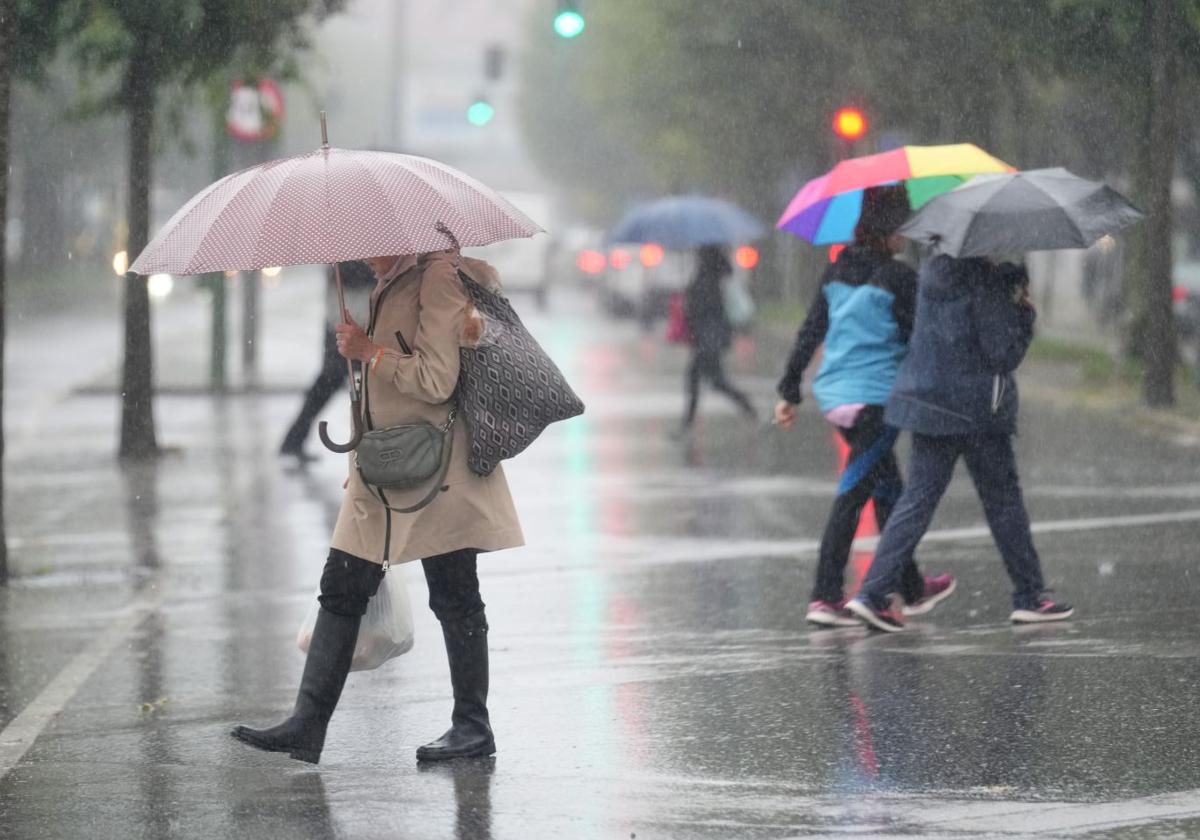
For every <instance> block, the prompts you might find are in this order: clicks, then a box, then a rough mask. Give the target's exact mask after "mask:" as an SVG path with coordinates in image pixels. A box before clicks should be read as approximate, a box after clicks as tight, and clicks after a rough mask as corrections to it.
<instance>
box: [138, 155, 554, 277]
mask: <svg viewBox="0 0 1200 840" xmlns="http://www.w3.org/2000/svg"><path fill="white" fill-rule="evenodd" d="M541 230H542V229H541V228H540V227H539V226H538V225H537V224H536V223H534V222H533V221H532V220H531V219H530V218H529V217H528V216H526V215H525V214H524V213H522V212H521V211H520V210H518V209H517V208H516V207H514V206H513V205H512V204H511V203H509V202H508V201H507V200H506V199H505V198H504V197H503V196H501V195H499V194H498V193H496V192H495V191H494V190H492V189H490V188H488V187H486V186H484V185H483V184H481V183H479V182H478V181H476V180H475V179H474V178H471V177H470V176H468V175H465V174H464V173H462V172H459V171H457V170H456V169H453V168H451V167H449V166H446V165H445V164H442V163H438V162H437V161H435V160H430V159H428V158H422V157H416V156H413V155H401V154H393V153H389V152H373V151H360V150H355V149H338V148H331V147H330V146H328V145H323V146H322V147H321V148H320V149H318V150H316V151H315V152H309V153H307V154H303V155H297V156H296V157H290V158H284V159H282V160H274V161H270V162H269V163H264V164H260V165H258V166H253V167H251V168H249V169H244V170H242V171H241V172H235V173H233V174H232V175H227V176H226V177H224V178H222V179H221V180H219V181H217V182H216V183H215V184H211V185H210V186H208V187H206V188H204V189H203V190H201V191H200V192H199V193H197V194H196V195H195V196H193V197H192V199H191V200H190V201H188V202H187V203H186V204H185V205H184V206H183V207H182V208H181V209H180V210H179V211H178V212H177V213H176V214H175V215H174V216H172V217H171V220H170V221H168V222H167V223H166V225H164V226H163V228H162V230H160V231H159V232H158V234H157V235H156V236H155V237H154V239H153V240H151V242H150V244H149V245H147V246H146V248H145V250H143V251H142V253H141V254H139V255H138V258H137V259H136V260H134V262H133V265H132V266H130V271H132V272H134V273H136V274H143V275H146V274H155V273H158V272H166V273H170V274H202V273H204V272H209V271H234V270H250V269H257V268H267V267H269V266H277V265H306V264H309V263H338V262H342V261H344V260H353V259H363V258H364V257H379V256H393V255H400V254H419V253H424V252H426V251H439V250H444V249H446V248H449V247H452V246H453V245H455V244H459V245H462V246H463V247H469V246H474V245H488V244H490V243H492V242H499V241H501V240H505V239H519V238H522V237H528V236H532V235H534V234H535V233H538V232H540V231H541ZM455 240H457V242H455Z"/></svg>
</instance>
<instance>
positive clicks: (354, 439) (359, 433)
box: [317, 406, 363, 452]
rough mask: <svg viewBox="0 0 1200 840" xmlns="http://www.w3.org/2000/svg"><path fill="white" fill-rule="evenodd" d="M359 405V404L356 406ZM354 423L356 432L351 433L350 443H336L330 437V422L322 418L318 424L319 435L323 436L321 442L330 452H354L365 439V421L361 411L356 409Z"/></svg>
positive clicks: (353, 417)
mask: <svg viewBox="0 0 1200 840" xmlns="http://www.w3.org/2000/svg"><path fill="white" fill-rule="evenodd" d="M356 407H357V406H356ZM351 420H352V422H353V425H354V434H353V435H351V437H350V441H349V442H348V443H334V442H333V441H332V440H331V439H330V438H329V431H328V429H329V424H328V423H327V422H326V421H324V420H322V421H321V422H320V423H318V424H317V436H318V437H319V438H321V443H323V444H324V445H325V448H326V449H328V450H329V451H330V452H353V451H354V450H355V449H356V448H357V447H358V445H359V444H360V443H361V442H362V439H363V421H362V416H361V415H360V414H359V412H357V411H355V412H354V413H353V415H352V417H351Z"/></svg>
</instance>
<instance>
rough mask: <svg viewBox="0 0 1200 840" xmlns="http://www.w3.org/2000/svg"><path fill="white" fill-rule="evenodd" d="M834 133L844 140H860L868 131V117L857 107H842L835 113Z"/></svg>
mask: <svg viewBox="0 0 1200 840" xmlns="http://www.w3.org/2000/svg"><path fill="white" fill-rule="evenodd" d="M833 133H834V134H836V135H837V136H838V137H841V138H842V139H843V140H859V139H861V138H862V136H863V135H864V134H866V133H867V118H866V117H865V116H863V112H862V111H860V110H858V109H857V108H842V109H840V110H839V111H838V112H837V113H836V114H834V115H833Z"/></svg>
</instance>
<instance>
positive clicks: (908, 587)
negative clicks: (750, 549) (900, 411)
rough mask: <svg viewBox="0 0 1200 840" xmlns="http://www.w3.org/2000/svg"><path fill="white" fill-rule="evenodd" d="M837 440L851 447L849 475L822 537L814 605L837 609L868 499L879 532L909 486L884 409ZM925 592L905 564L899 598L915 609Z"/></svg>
mask: <svg viewBox="0 0 1200 840" xmlns="http://www.w3.org/2000/svg"><path fill="white" fill-rule="evenodd" d="M838 434H840V435H841V436H842V439H843V440H845V441H846V443H847V444H849V446H850V457H849V458H848V459H847V460H846V471H845V472H844V473H843V474H842V477H841V480H840V481H839V482H838V490H837V498H836V499H834V501H833V508H832V509H831V510H830V511H829V519H828V521H827V522H826V524H825V533H824V534H822V536H821V553H820V555H819V557H818V559H817V579H816V582H815V583H814V585H813V592H812V600H814V601H828V602H830V603H837V602H840V601H841V600H842V587H843V586H844V584H845V575H846V562H847V561H848V560H849V559H850V548H851V545H852V544H853V542H854V532H855V531H856V530H857V529H858V519H859V516H861V515H862V512H863V508H864V507H866V504H867V500H868V499H874V500H875V521H876V522H877V523H878V524H879V530H880V531H881V532H882V531H883V526H884V525H885V524H886V523H887V520H888V516H890V515H891V512H892V507H893V506H894V505H895V504H896V500H897V499H899V498H900V493H901V491H902V490H903V489H904V484H903V483H902V481H901V479H900V468H899V467H898V466H897V465H896V456H895V454H894V453H893V452H892V447H893V446H894V444H895V442H896V430H895V429H892V428H889V427H888V426H887V425H886V424H885V423H884V422H883V406H882V405H868V406H866V407H864V408H863V409H862V410H861V411H859V413H858V417H857V418H855V420H854V425H853V426H852V427H850V428H849V429H843V428H839V429H838ZM924 591H925V581H924V578H922V577H921V573H920V571H919V570H918V569H917V564H916V563H915V562H914V561H913V559H912V557H908V558H906V559H905V561H904V563H903V564H902V567H901V573H900V595H901V597H902V598H904V600H905V602H906V603H910V604H911V603H913V602H914V601H916V600H917V599H919V598H920V597H921V596H922V595H923V594H924Z"/></svg>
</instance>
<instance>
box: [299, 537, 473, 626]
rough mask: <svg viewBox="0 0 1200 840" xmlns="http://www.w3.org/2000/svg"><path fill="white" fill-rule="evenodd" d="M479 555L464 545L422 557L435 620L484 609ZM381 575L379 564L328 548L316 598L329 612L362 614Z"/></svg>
mask: <svg viewBox="0 0 1200 840" xmlns="http://www.w3.org/2000/svg"><path fill="white" fill-rule="evenodd" d="M478 555H479V552H478V551H477V550H475V549H473V548H464V549H459V550H458V551H451V552H449V553H448V554H438V555H435V556H433V557H426V558H425V559H424V560H422V561H421V565H422V566H423V567H424V569H425V581H426V582H427V583H428V584H429V608H430V609H431V610H433V614H434V615H435V616H437V619H438V621H443V622H445V621H458V620H460V619H463V618H469V617H470V616H472V615H475V614H476V613H477V612H479V611H481V610H482V609H483V607H484V604H483V599H482V598H481V597H480V595H479V576H478V574H477V573H476V570H475V560H476V558H477V557H478ZM383 575H384V571H383V566H381V565H380V564H378V563H372V562H371V561H369V560H364V559H362V558H361V557H355V556H354V555H353V554H347V553H346V552H344V551H339V550H338V549H336V548H331V549H329V557H328V559H327V560H326V561H325V569H324V571H322V573H321V595H320V597H319V598H318V599H317V600H318V601H320V603H321V607H322V608H323V609H326V610H328V611H329V612H331V613H336V614H337V615H346V616H360V617H361V616H363V615H365V614H366V612H367V602H368V601H369V600H370V599H371V596H372V595H374V594H375V592H376V590H378V589H379V584H380V582H381V581H382V580H383Z"/></svg>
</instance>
